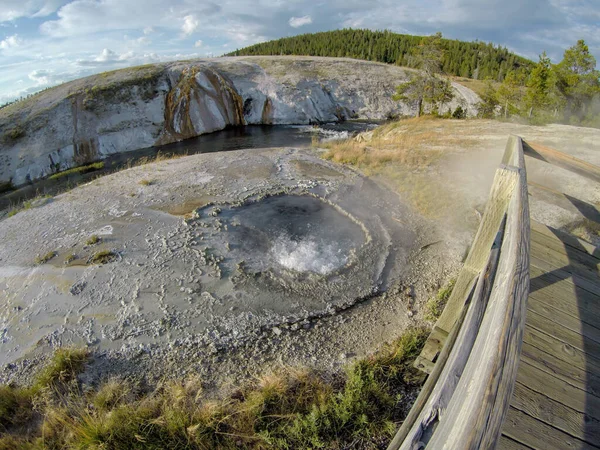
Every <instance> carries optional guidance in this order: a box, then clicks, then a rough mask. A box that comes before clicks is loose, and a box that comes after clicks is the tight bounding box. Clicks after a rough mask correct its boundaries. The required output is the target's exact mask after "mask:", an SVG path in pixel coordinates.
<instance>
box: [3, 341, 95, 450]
mask: <svg viewBox="0 0 600 450" xmlns="http://www.w3.org/2000/svg"><path fill="white" fill-rule="evenodd" d="M88 355H89V354H88V351H87V350H82V349H70V348H61V349H58V350H56V352H55V353H54V355H53V357H52V359H51V360H50V361H49V363H48V364H47V365H46V366H45V367H44V368H42V370H41V371H40V372H39V373H38V375H37V376H36V377H35V379H34V381H33V383H32V385H31V386H29V387H17V386H14V385H9V386H6V385H0V449H1V450H4V449H6V450H9V449H19V448H25V449H26V448H39V449H41V448H44V446H43V445H44V444H43V440H42V441H38V443H37V444H35V445H34V444H33V441H31V440H30V439H29V438H28V436H26V435H27V434H28V433H30V432H31V430H32V429H35V428H38V432H41V431H42V428H43V426H42V422H41V416H42V415H41V414H40V412H39V410H38V407H39V406H41V407H42V408H44V409H46V411H47V412H50V409H51V408H52V406H51V404H52V403H54V401H55V400H58V397H59V396H60V395H61V394H60V392H59V390H60V388H61V387H64V386H65V384H66V383H69V382H71V381H73V380H74V379H75V378H76V376H77V375H78V374H79V373H81V371H82V370H83V368H84V367H85V363H86V362H87V360H88ZM42 405H43V406H42Z"/></svg>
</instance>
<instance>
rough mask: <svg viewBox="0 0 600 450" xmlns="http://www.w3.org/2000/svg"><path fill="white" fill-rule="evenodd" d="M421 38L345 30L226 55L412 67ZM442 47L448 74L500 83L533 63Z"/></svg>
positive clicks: (488, 49)
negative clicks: (300, 57) (362, 61)
mask: <svg viewBox="0 0 600 450" xmlns="http://www.w3.org/2000/svg"><path fill="white" fill-rule="evenodd" d="M422 39H423V37H422V36H411V35H408V34H397V33H392V32H390V31H371V30H353V29H345V30H336V31H327V32H323V33H314V34H303V35H300V36H294V37H288V38H282V39H277V40H274V41H269V42H263V43H261V44H256V45H252V46H250V47H246V48H243V49H241V50H236V51H235V52H232V53H229V54H228V55H227V56H242V55H306V56H337V57H348V58H357V59H366V60H370V61H379V62H384V63H389V64H397V65H399V66H407V67H414V66H415V64H416V61H415V60H414V58H413V56H412V54H413V52H412V49H413V48H415V47H416V46H418V45H419V43H420V42H421V40H422ZM442 47H443V50H444V55H443V58H442V68H443V71H444V72H445V73H447V74H449V75H457V76H462V77H469V78H477V79H481V80H483V79H485V78H492V79H494V80H497V81H502V80H503V79H504V77H505V76H506V74H507V72H509V71H515V72H518V71H525V72H529V70H530V69H531V68H532V67H533V62H531V61H529V60H527V59H525V58H523V57H521V56H518V55H515V54H514V53H511V52H509V51H508V50H507V49H506V48H504V47H499V46H496V45H494V44H488V43H484V42H463V41H457V40H450V39H442Z"/></svg>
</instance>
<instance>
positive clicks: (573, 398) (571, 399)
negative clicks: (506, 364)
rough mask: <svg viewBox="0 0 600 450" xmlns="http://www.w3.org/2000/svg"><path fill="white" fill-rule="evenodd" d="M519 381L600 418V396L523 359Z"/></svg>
mask: <svg viewBox="0 0 600 450" xmlns="http://www.w3.org/2000/svg"><path fill="white" fill-rule="evenodd" d="M517 382H518V383H521V384H523V385H525V386H527V387H528V388H529V389H531V390H533V391H535V392H538V393H540V394H543V395H545V396H546V397H548V398H551V399H552V400H554V401H556V402H558V403H561V404H563V405H565V406H568V407H569V408H571V409H574V410H575V411H578V412H580V413H583V414H587V415H588V416H590V417H593V418H595V419H597V420H600V398H599V397H596V396H595V395H592V394H590V393H589V392H585V391H583V390H581V389H578V388H576V387H574V386H571V385H570V384H567V383H565V382H563V381H562V380H560V379H559V378H557V377H555V376H553V375H550V374H549V373H547V372H544V371H543V370H540V369H538V368H536V367H534V366H531V365H529V364H527V362H525V361H521V364H520V366H519V373H518V374H517Z"/></svg>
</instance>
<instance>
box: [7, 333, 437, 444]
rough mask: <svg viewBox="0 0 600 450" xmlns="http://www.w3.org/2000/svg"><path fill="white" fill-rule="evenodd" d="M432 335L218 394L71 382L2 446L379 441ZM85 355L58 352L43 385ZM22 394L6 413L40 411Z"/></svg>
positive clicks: (192, 387)
mask: <svg viewBox="0 0 600 450" xmlns="http://www.w3.org/2000/svg"><path fill="white" fill-rule="evenodd" d="M426 337H427V331H426V330H425V329H420V328H419V329H412V330H409V331H407V332H406V333H405V334H404V335H403V336H402V337H400V338H399V339H398V340H396V341H395V342H393V343H391V344H390V345H388V346H386V347H384V348H383V349H381V350H380V351H378V352H377V353H375V354H374V355H372V356H370V357H367V358H364V359H361V360H358V361H357V362H355V363H353V364H351V365H349V366H348V367H347V368H346V370H345V371H344V372H343V373H341V374H331V373H323V372H317V371H315V370H311V369H299V368H285V369H280V370H278V371H276V372H273V373H269V374H266V375H265V376H263V377H261V378H259V379H257V380H256V381H254V382H252V383H249V384H247V385H245V386H242V387H241V388H239V389H237V390H235V391H233V392H231V393H230V394H229V395H226V396H225V397H223V398H220V399H216V400H215V399H212V400H209V399H206V398H205V397H204V395H203V388H202V383H201V380H199V379H198V378H197V377H192V378H190V379H187V380H184V381H167V382H164V383H162V384H160V385H159V386H157V387H156V389H155V390H153V391H151V392H148V393H140V392H138V391H137V389H136V388H135V387H132V386H131V383H130V382H128V381H125V380H118V379H110V380H108V381H106V382H105V383H104V384H103V385H101V386H100V387H99V388H98V389H96V390H86V391H81V390H74V389H71V390H68V391H65V393H64V394H63V396H62V397H60V401H56V400H55V401H53V402H45V403H41V406H39V407H38V408H41V410H40V412H39V415H40V417H41V420H40V421H39V423H38V424H37V426H35V427H31V428H29V429H27V430H26V431H23V432H22V433H15V432H14V431H15V428H14V424H13V423H9V422H6V426H7V428H8V429H9V431H11V432H12V434H11V435H10V437H9V438H8V437H7V438H2V439H4V441H3V440H2V439H0V449H2V445H4V447H5V448H36V447H35V445H36V443H39V442H40V439H41V438H42V436H43V444H44V448H56V449H58V448H74V449H75V448H92V449H157V450H158V449H174V450H175V449H186V450H187V449H211V448H221V449H234V448H247V449H266V448H273V449H292V448H361V449H376V448H382V447H383V446H385V443H386V442H388V441H389V439H390V438H391V436H392V435H393V433H394V432H395V430H396V428H397V424H398V423H399V422H401V421H402V420H403V418H404V417H405V416H406V414H407V412H408V409H409V408H410V406H411V405H410V403H411V399H409V398H407V393H408V392H413V391H414V389H415V388H416V387H417V386H418V385H419V384H420V383H421V378H420V376H419V375H418V373H417V371H416V369H414V368H413V367H412V363H413V361H414V359H415V358H416V356H417V355H418V354H419V352H420V349H421V348H422V346H423V343H424V342H425V339H426ZM86 358H87V353H86V352H83V353H81V354H72V353H71V354H70V358H66V357H65V355H61V356H60V357H59V356H55V360H54V362H53V363H52V364H50V365H49V366H48V367H47V368H46V369H45V371H44V372H43V375H41V376H38V378H37V380H38V381H37V383H67V382H69V381H70V380H72V379H73V378H74V377H75V375H74V374H76V373H77V371H78V370H81V368H82V367H83V365H84V364H85V360H86ZM65 373H66V374H69V376H63V375H62V374H65ZM42 380H43V381H42ZM36 386H37V384H36ZM3 389H9V390H11V389H15V388H3ZM15 392H16V391H15ZM24 392H25V391H24ZM16 395H17V394H16V393H14V394H13V391H10V394H9V396H8V397H6V396H3V397H2V398H8V399H9V400H10V403H9V404H8V407H7V408H5V410H6V411H8V413H7V414H5V416H7V417H14V414H13V413H14V411H16V408H18V407H21V406H18V405H22V408H23V413H24V414H26V413H30V414H35V412H34V409H33V407H32V404H33V402H31V401H30V400H29V399H30V398H31V397H27V396H25V397H24V399H21V400H19V399H18V398H15V396H16ZM11 399H14V400H11ZM0 411H2V410H0ZM22 417H24V416H22ZM3 443H4V444H3ZM8 443H9V444H8ZM7 446H8V447H7Z"/></svg>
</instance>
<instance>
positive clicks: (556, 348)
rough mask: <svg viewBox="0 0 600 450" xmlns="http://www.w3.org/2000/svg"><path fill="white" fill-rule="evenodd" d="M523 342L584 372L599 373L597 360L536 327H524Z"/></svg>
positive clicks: (599, 365) (599, 367)
mask: <svg viewBox="0 0 600 450" xmlns="http://www.w3.org/2000/svg"><path fill="white" fill-rule="evenodd" d="M523 342H524V343H528V344H531V345H532V346H534V347H535V348H538V349H540V350H542V351H544V352H546V353H549V354H551V355H554V356H555V357H556V358H558V359H560V360H561V361H564V362H565V363H567V364H569V365H572V366H573V367H577V368H579V369H582V370H585V371H586V372H592V373H600V361H599V360H597V359H596V358H594V357H592V356H589V355H587V354H586V353H585V352H582V351H581V350H578V349H576V348H574V347H572V346H570V345H569V344H565V343H564V342H562V341H559V340H558V339H556V338H555V337H554V336H550V335H549V334H547V333H544V332H543V331H540V330H538V329H536V328H533V327H525V333H524V334H523Z"/></svg>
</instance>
